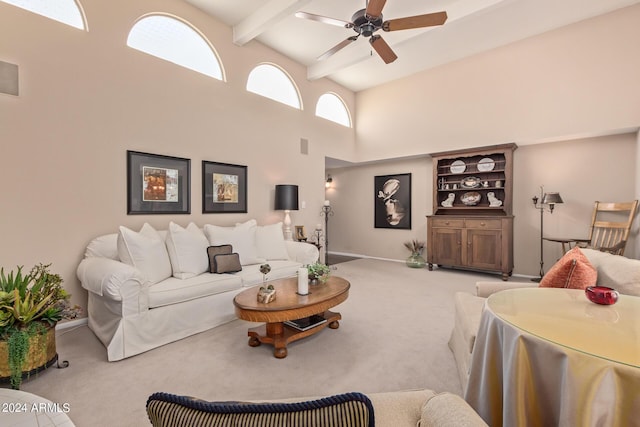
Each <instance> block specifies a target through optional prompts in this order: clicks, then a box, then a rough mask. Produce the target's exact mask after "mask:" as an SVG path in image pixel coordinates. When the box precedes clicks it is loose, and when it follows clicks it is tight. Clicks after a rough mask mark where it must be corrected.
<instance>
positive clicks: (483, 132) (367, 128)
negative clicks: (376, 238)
mask: <svg viewBox="0 0 640 427" xmlns="http://www.w3.org/2000/svg"><path fill="white" fill-rule="evenodd" d="M638 22H640V4H638V5H635V6H632V7H628V8H624V9H621V10H618V11H615V12H612V13H610V14H607V15H603V16H600V17H596V18H593V19H589V20H586V21H582V22H578V23H576V24H573V25H570V26H567V27H564V28H561V29H558V30H554V31H550V32H547V33H544V34H542V35H539V36H536V37H531V38H529V39H525V40H522V41H520V42H516V43H512V44H510V45H507V46H504V47H501V48H497V49H494V50H491V51H488V52H486V53H483V54H479V55H475V56H472V57H469V58H466V59H462V60H459V61H456V62H453V63H450V64H446V65H443V66H440V67H437V68H435V69H432V70H428V71H424V72H421V73H418V74H415V75H413V76H410V77H407V78H405V79H401V80H397V81H395V82H391V83H388V84H385V85H382V86H379V87H375V88H372V89H369V90H365V91H362V92H359V93H358V94H357V96H356V100H357V107H358V108H357V110H356V120H357V124H358V126H357V147H358V151H357V159H356V160H357V161H371V160H378V159H387V158H398V157H404V156H412V155H423V154H425V153H431V152H438V151H446V150H452V149H458V148H467V147H476V146H485V145H494V144H503V143H509V142H516V143H518V145H520V146H523V145H525V144H530V143H537V142H540V141H545V140H553V139H555V140H566V139H570V138H577V137H578V136H576V135H579V136H580V137H582V136H588V135H592V136H595V135H604V134H608V133H612V132H615V131H618V130H620V129H627V131H630V129H637V128H638V126H640V79H638V70H640V49H638V40H640V25H638Z"/></svg>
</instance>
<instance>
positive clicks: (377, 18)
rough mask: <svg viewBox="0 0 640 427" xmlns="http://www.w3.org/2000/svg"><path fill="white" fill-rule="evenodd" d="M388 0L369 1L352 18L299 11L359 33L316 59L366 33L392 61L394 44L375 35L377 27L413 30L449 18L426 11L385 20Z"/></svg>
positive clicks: (303, 14)
mask: <svg viewBox="0 0 640 427" xmlns="http://www.w3.org/2000/svg"><path fill="white" fill-rule="evenodd" d="M386 2H387V0H370V1H367V2H366V8H365V9H360V10H358V11H357V12H356V13H354V14H353V16H352V17H351V22H347V21H342V20H339V19H334V18H328V17H325V16H321V15H314V14H312V13H306V12H297V13H296V16H297V17H298V18H304V19H309V20H312V21H318V22H323V23H326V24H331V25H337V26H340V27H344V28H353V31H355V32H356V33H357V35H356V36H351V37H348V38H347V39H346V40H343V41H342V42H340V43H338V44H337V45H336V46H334V47H332V48H331V49H329V50H328V51H326V52H325V53H323V54H322V55H320V56H319V57H318V58H317V59H318V60H319V61H321V60H324V59H326V58H328V57H330V56H332V55H333V54H335V53H336V52H338V51H339V50H341V49H343V48H345V47H346V46H348V45H349V44H351V43H352V42H354V41H356V39H357V38H358V37H359V36H361V35H362V36H365V37H367V38H369V43H371V46H373V48H374V50H375V51H376V53H377V54H378V55H379V56H380V57H381V58H382V60H383V61H384V62H385V63H387V64H390V63H392V62H393V61H395V60H396V59H397V58H398V56H397V55H396V54H395V53H394V52H393V50H392V49H391V47H390V46H389V45H388V44H387V43H386V42H385V41H384V40H383V39H382V38H381V37H380V36H379V35H375V33H376V31H378V30H383V31H385V32H388V31H398V30H410V29H414V28H426V27H433V26H437V25H442V24H444V23H445V21H446V20H447V13H446V12H436V13H427V14H425V15H416V16H406V17H404V18H397V19H391V20H388V21H383V17H382V9H383V8H384V5H385V3H386Z"/></svg>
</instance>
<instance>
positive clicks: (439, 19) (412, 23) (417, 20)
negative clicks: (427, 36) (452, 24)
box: [382, 12, 447, 31]
mask: <svg viewBox="0 0 640 427" xmlns="http://www.w3.org/2000/svg"><path fill="white" fill-rule="evenodd" d="M446 20H447V12H436V13H427V14H426V15H417V16H407V17H406V18H398V19H390V20H388V21H385V22H384V23H383V24H382V29H383V30H384V31H398V30H410V29H412V28H424V27H433V26H436V25H442V24H444V23H445V21H446Z"/></svg>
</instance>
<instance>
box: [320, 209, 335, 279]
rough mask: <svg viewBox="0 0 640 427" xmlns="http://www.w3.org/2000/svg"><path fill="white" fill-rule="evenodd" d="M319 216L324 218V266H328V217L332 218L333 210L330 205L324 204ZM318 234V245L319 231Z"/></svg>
mask: <svg viewBox="0 0 640 427" xmlns="http://www.w3.org/2000/svg"><path fill="white" fill-rule="evenodd" d="M320 216H324V264H325V265H326V266H327V267H328V266H329V217H330V216H333V209H331V205H329V204H327V203H325V204H324V206H322V210H321V211H320ZM316 232H317V233H318V244H320V233H321V232H320V231H318V230H316Z"/></svg>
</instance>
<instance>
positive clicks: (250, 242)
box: [204, 224, 265, 265]
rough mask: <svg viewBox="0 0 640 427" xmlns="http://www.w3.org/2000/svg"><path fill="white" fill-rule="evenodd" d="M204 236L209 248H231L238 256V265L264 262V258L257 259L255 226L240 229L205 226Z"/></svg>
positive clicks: (242, 226) (243, 226)
mask: <svg viewBox="0 0 640 427" xmlns="http://www.w3.org/2000/svg"><path fill="white" fill-rule="evenodd" d="M204 234H205V235H206V236H207V239H209V244H211V246H219V245H227V244H230V245H231V246H233V252H236V253H238V255H240V264H242V265H251V264H259V263H261V262H264V261H265V259H264V258H259V257H258V254H257V251H256V226H255V225H253V226H245V225H241V226H240V227H220V226H217V225H211V224H206V225H205V226H204Z"/></svg>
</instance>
